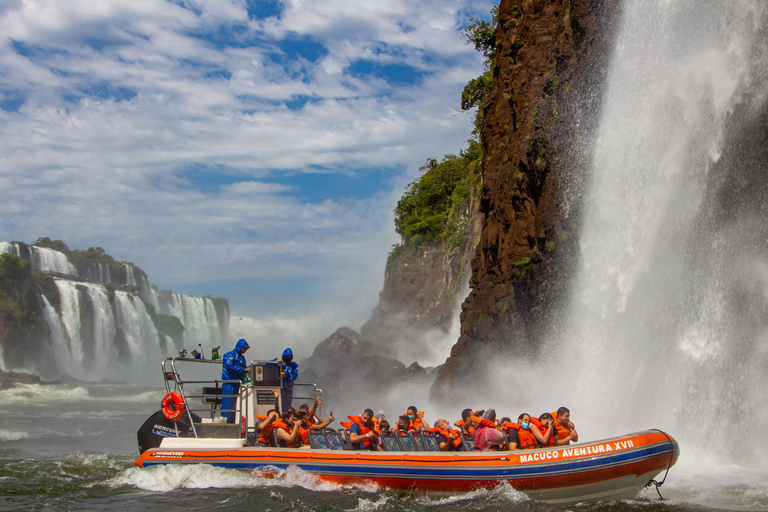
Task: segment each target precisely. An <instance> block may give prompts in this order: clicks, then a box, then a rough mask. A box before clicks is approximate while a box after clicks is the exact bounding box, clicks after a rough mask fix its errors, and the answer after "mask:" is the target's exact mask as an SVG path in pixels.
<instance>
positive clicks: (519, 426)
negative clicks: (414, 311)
mask: <svg viewBox="0 0 768 512" xmlns="http://www.w3.org/2000/svg"><path fill="white" fill-rule="evenodd" d="M533 420H534V421H535V423H539V425H541V423H540V422H539V421H538V420H537V419H536V418H534V419H533ZM503 427H504V429H505V430H506V434H507V442H508V448H509V449H510V450H531V449H533V448H537V447H538V444H539V443H542V444H544V443H546V439H545V438H544V435H543V434H542V433H541V430H540V429H539V427H537V426H536V425H535V424H534V423H532V420H531V415H530V414H528V413H526V412H524V413H523V414H521V415H520V416H519V417H518V418H517V423H505V424H504V426H503Z"/></svg>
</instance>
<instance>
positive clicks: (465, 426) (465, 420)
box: [454, 409, 475, 435]
mask: <svg viewBox="0 0 768 512" xmlns="http://www.w3.org/2000/svg"><path fill="white" fill-rule="evenodd" d="M473 414H474V412H472V409H464V410H463V411H461V419H460V420H459V421H457V422H455V423H454V425H455V426H457V427H459V429H461V432H462V433H463V434H470V435H471V434H472V431H473V430H474V428H475V424H474V423H472V415H473Z"/></svg>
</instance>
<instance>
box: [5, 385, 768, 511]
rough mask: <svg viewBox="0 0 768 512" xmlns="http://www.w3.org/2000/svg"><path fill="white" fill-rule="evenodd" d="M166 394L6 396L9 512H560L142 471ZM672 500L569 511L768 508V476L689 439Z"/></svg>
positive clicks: (517, 502) (186, 471)
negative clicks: (722, 461)
mask: <svg viewBox="0 0 768 512" xmlns="http://www.w3.org/2000/svg"><path fill="white" fill-rule="evenodd" d="M161 389H162V385H161V384H159V385H158V386H153V387H148V386H138V385H120V384H98V385H96V384H93V385H52V386H39V385H24V386H19V387H18V388H15V389H11V390H7V391H2V392H0V403H1V404H2V405H0V510H28V511H31V510H47V511H59V510H112V509H119V510H126V511H133V510H135V511H142V512H144V511H147V510H164V511H165V510H171V511H173V510H210V509H217V510H232V511H240V510H242V511H246V510H247V511H262V510H263V511H267V510H271V511H282V510H329V511H330V510H347V511H349V510H361V511H362V510H379V511H400V510H409V511H410V510H416V511H431V510H435V511H438V510H439V511H441V512H450V511H454V510H455V511H458V510H463V511H467V510H504V511H548V510H561V508H560V507H554V506H550V505H545V504H542V503H538V502H535V501H532V500H530V499H528V498H527V497H526V496H525V495H523V494H521V493H518V492H516V491H514V490H513V489H511V488H509V487H502V488H500V489H497V490H494V491H478V492H472V493H466V494H457V495H446V494H442V495H430V494H421V493H408V492H400V491H397V492H395V491H390V490H385V489H377V488H376V487H375V486H358V487H351V486H339V485H335V484H328V483H323V482H319V481H317V480H315V479H314V478H313V477H311V476H310V475H308V474H306V473H303V472H301V471H299V470H289V471H287V472H286V473H285V475H283V477H281V478H270V479H266V478H262V477H260V476H256V475H253V474H250V473H248V472H243V471H237V470H229V469H221V468H216V467H212V466H207V465H200V466H184V467H181V466H178V467H152V468H147V469H139V468H137V467H135V466H133V460H134V459H135V458H136V456H137V455H138V449H137V445H136V431H137V430H138V428H139V426H140V425H141V424H142V423H143V421H144V420H145V419H146V418H147V417H148V416H149V415H150V414H151V413H153V412H154V411H156V410H157V407H158V403H159V399H160V397H161V396H162V394H163V393H162V391H161ZM455 414H456V415H458V414H459V411H455ZM582 436H584V434H582ZM662 495H663V496H664V497H665V498H666V501H660V500H659V498H658V496H657V494H656V492H655V491H654V490H651V489H646V490H645V491H643V492H642V493H641V494H640V496H639V497H638V498H637V499H635V500H629V501H620V502H612V503H602V504H583V505H575V506H569V507H568V508H567V509H568V510H575V511H580V510H583V511H601V510H625V511H649V512H650V511H681V510H690V511H694V510H696V511H698V510H710V509H722V510H768V478H766V475H765V474H762V473H760V472H757V471H755V470H747V469H745V468H740V467H738V466H735V465H727V466H719V467H714V466H713V467H709V466H707V464H706V463H704V462H702V459H700V458H697V457H696V456H695V454H691V453H686V447H685V446H682V456H681V459H680V461H679V462H678V464H677V465H676V466H675V467H673V468H672V470H671V472H670V474H669V476H668V478H667V481H666V483H665V484H664V486H663V487H662Z"/></svg>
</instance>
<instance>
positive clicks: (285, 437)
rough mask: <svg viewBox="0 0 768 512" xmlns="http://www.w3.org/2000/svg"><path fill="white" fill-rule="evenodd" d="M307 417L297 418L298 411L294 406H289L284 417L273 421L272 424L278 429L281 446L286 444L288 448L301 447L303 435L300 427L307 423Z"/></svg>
mask: <svg viewBox="0 0 768 512" xmlns="http://www.w3.org/2000/svg"><path fill="white" fill-rule="evenodd" d="M306 421H307V419H306V417H302V418H296V411H294V409H293V408H292V407H289V408H288V410H287V411H285V412H284V413H283V417H282V419H279V420H277V421H275V422H273V423H272V426H273V427H274V428H275V429H277V430H276V432H277V439H278V441H279V444H280V446H283V445H285V447H286V448H301V436H300V435H299V428H298V427H301V426H303V425H304V424H305V423H306Z"/></svg>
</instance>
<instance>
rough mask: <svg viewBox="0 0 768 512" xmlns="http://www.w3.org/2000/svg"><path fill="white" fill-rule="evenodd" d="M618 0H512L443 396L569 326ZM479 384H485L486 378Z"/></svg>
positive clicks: (506, 8) (502, 12) (483, 129)
mask: <svg viewBox="0 0 768 512" xmlns="http://www.w3.org/2000/svg"><path fill="white" fill-rule="evenodd" d="M617 14H618V2H611V1H608V0H605V1H603V0H581V1H579V0H571V1H568V0H548V1H545V0H502V1H501V3H500V5H499V10H498V25H497V28H496V34H495V35H496V49H495V52H496V53H495V61H494V65H493V70H492V71H493V78H492V85H491V89H490V92H489V94H488V96H487V98H486V101H485V103H484V104H483V105H482V107H481V108H482V111H481V122H480V137H481V142H482V148H483V165H482V195H481V197H480V205H479V208H480V212H481V214H482V216H483V218H484V223H483V229H482V233H481V235H480V241H479V243H478V245H477V248H476V253H475V257H474V259H473V261H472V277H471V279H470V287H471V292H470V294H469V296H468V297H467V298H466V300H465V302H464V304H463V305H462V313H461V335H460V338H459V339H458V341H457V343H456V344H455V345H454V347H453V348H452V350H451V355H450V357H449V359H448V360H447V361H446V364H445V365H444V366H443V367H442V368H441V369H440V372H439V374H438V377H437V381H436V383H435V385H434V387H433V396H435V397H436V398H438V399H440V398H445V397H446V396H447V395H448V393H449V392H450V393H451V394H452V395H451V396H453V397H455V393H456V390H458V389H462V390H467V389H469V387H468V384H469V379H473V380H474V379H475V378H476V376H477V375H482V374H484V373H485V372H484V371H483V370H484V368H485V363H484V362H485V361H486V360H488V359H489V358H491V357H499V356H504V357H513V358H514V357H517V358H525V357H535V355H536V354H537V351H538V348H539V347H540V344H541V342H542V340H543V339H544V337H545V336H546V335H547V334H548V333H549V332H551V330H552V329H557V328H558V318H559V314H558V313H559V311H560V308H561V303H562V301H563V299H565V297H566V296H567V293H568V282H569V279H568V277H569V275H571V269H572V268H573V265H574V264H575V258H576V255H577V252H576V251H575V240H576V239H577V236H578V233H577V232H576V230H577V219H578V214H579V208H578V201H579V192H580V189H581V182H582V181H583V180H584V177H585V169H586V167H587V165H588V164H589V162H588V159H587V156H585V155H587V152H586V151H584V148H586V147H589V145H590V140H591V138H592V134H593V131H594V128H595V126H596V121H597V118H598V114H599V111H598V109H599V100H600V97H601V91H602V88H603V82H604V79H605V76H606V71H607V66H608V62H609V50H610V47H611V37H612V33H613V32H614V24H615V23H616V22H617V19H618V17H617ZM475 382H476V380H475Z"/></svg>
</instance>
